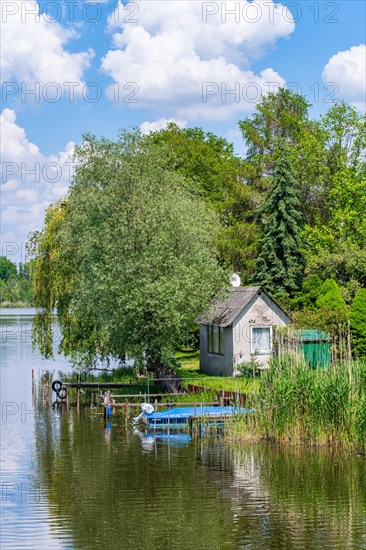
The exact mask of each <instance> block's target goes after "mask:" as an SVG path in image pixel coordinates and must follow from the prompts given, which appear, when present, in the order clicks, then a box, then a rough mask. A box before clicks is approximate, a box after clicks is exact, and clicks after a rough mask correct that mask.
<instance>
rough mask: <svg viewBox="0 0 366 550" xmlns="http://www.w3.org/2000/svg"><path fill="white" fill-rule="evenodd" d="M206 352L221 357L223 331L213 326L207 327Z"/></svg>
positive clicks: (222, 351)
mask: <svg viewBox="0 0 366 550" xmlns="http://www.w3.org/2000/svg"><path fill="white" fill-rule="evenodd" d="M207 351H208V353H216V354H218V355H223V353H224V329H223V328H222V327H218V326H215V325H209V326H208V327H207Z"/></svg>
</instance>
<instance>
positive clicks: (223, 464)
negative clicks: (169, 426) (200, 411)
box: [0, 309, 366, 550]
mask: <svg viewBox="0 0 366 550" xmlns="http://www.w3.org/2000/svg"><path fill="white" fill-rule="evenodd" d="M32 314H33V311H32V310H8V309H6V310H1V319H0V323H1V324H0V328H1V401H2V423H1V428H2V430H1V432H2V434H1V470H2V479H1V481H2V483H1V488H2V496H1V499H2V503H1V505H2V517H1V540H0V547H1V549H2V550H3V549H7V548H11V549H13V548H14V549H17V550H19V549H22V548H32V549H33V548H37V549H43V548H44V549H47V550H49V549H53V548H62V549H64V548H72V549H85V550H90V549H99V548H100V549H103V550H105V549H106V548H120V549H125V548H126V549H127V548H128V549H129V548H131V549H152V548H155V549H160V548H161V549H167V550H170V549H171V550H175V549H176V550H190V549H192V550H193V549H194V550H205V549H207V550H208V549H209V550H213V549H226V548H233V549H253V550H257V549H289V550H290V549H291V550H292V549H317V550H318V549H350V548H354V549H357V550H359V549H366V459H365V458H364V457H360V456H354V455H353V456H350V455H348V454H342V453H330V452H325V451H320V450H308V451H305V450H301V449H296V448H291V449H290V448H281V447H274V446H270V445H265V444H263V445H250V444H245V445H242V446H241V447H240V448H238V447H235V448H233V447H230V446H228V445H226V444H224V442H223V440H222V439H220V438H217V439H205V438H203V439H193V440H189V438H187V440H183V441H181V440H175V439H174V438H171V439H164V438H155V439H154V438H152V437H146V436H145V435H144V434H140V433H134V432H133V430H132V429H131V427H127V428H126V427H125V425H124V422H123V420H122V419H121V417H120V416H118V418H117V417H114V418H113V420H112V422H111V424H110V425H109V426H108V427H107V428H105V427H104V424H103V420H102V418H101V416H99V415H98V414H96V413H94V414H92V413H91V412H90V410H89V409H87V410H81V412H80V413H79V414H78V413H77V411H76V410H75V409H71V410H70V412H69V413H68V414H67V413H66V411H64V410H61V409H57V408H52V403H51V400H52V392H51V395H50V396H49V397H50V399H49V400H48V404H47V395H44V396H42V395H39V394H38V393H37V396H36V395H33V396H32V381H31V372H32V369H35V372H36V376H38V372H41V371H42V369H49V370H56V371H57V370H59V369H60V370H63V371H65V370H66V369H67V368H68V365H67V363H66V362H65V361H64V360H63V359H62V358H60V357H57V358H56V361H43V360H42V359H41V357H40V355H39V354H38V353H34V352H32V345H31V332H30V331H31V320H32Z"/></svg>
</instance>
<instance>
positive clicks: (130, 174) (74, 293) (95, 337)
mask: <svg viewBox="0 0 366 550" xmlns="http://www.w3.org/2000/svg"><path fill="white" fill-rule="evenodd" d="M76 160H77V164H78V169H77V172H76V176H75V181H74V182H73V184H72V186H71V188H70V192H69V195H68V197H67V198H66V199H65V200H64V201H61V202H59V203H57V204H55V205H53V206H51V207H50V208H49V210H48V212H47V214H46V218H45V225H44V228H43V231H42V232H41V233H39V234H35V235H34V236H33V246H34V251H35V259H34V261H33V272H34V286H35V301H36V304H35V305H36V306H37V307H39V308H41V310H40V313H39V314H38V315H37V316H36V318H35V322H34V339H35V342H36V343H37V345H38V347H39V348H40V350H41V351H42V353H43V354H44V355H45V356H50V355H52V344H53V339H54V334H53V332H52V313H53V311H54V309H56V311H57V317H58V321H59V324H60V329H61V335H62V339H61V343H60V351H61V352H62V353H64V354H65V355H67V356H69V357H71V358H72V359H73V360H74V361H75V362H80V364H81V365H85V366H88V367H93V366H94V365H95V363H96V361H97V360H98V359H102V360H103V359H104V360H108V359H109V358H116V359H120V360H123V359H124V357H125V353H126V352H128V353H129V354H131V355H132V356H134V357H136V358H139V357H144V358H145V359H146V361H147V363H148V365H149V366H150V367H151V368H153V369H154V368H155V367H157V366H160V365H162V364H164V362H165V361H166V358H167V356H168V355H169V354H170V353H171V352H172V350H174V348H175V347H176V346H178V345H180V344H182V343H183V342H185V341H186V339H187V337H188V334H189V331H190V330H191V328H192V320H193V319H194V317H195V315H197V313H199V312H200V310H201V309H202V308H204V307H205V306H206V304H207V302H208V301H209V299H210V298H211V297H212V295H213V293H215V292H216V291H217V289H218V288H219V287H220V286H222V282H223V278H224V277H223V271H222V269H221V268H220V267H219V265H218V262H217V257H216V249H215V245H214V243H215V242H216V239H217V231H218V222H217V218H216V215H215V214H214V213H213V212H212V211H211V210H210V209H209V208H208V207H207V206H206V205H205V204H204V203H203V202H202V201H201V199H199V198H197V197H195V196H194V195H193V194H192V191H191V190H190V189H189V187H188V186H187V185H186V183H185V180H184V178H183V177H182V176H181V175H179V174H177V172H176V171H174V170H172V169H171V166H172V164H173V162H172V158H171V156H170V153H169V150H168V149H167V148H165V147H163V146H161V145H159V146H158V145H155V144H152V143H151V141H149V140H147V139H146V138H143V137H141V136H140V135H139V134H128V133H123V134H122V135H121V136H120V137H119V139H118V140H117V141H116V142H112V141H108V140H106V139H102V140H98V139H96V138H95V137H93V136H90V135H87V136H85V138H84V142H83V144H82V145H81V146H80V147H79V148H78V149H77V151H76Z"/></svg>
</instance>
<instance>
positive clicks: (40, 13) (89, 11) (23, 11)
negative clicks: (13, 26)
mask: <svg viewBox="0 0 366 550" xmlns="http://www.w3.org/2000/svg"><path fill="white" fill-rule="evenodd" d="M0 9H1V22H2V23H8V22H9V21H11V20H12V19H15V18H16V19H17V21H20V22H21V23H30V22H33V23H40V22H44V23H60V22H67V23H78V22H80V21H82V22H84V23H88V24H96V23H99V21H103V20H107V18H110V19H111V21H112V22H113V23H114V24H120V25H127V24H134V25H136V24H138V23H139V20H138V17H137V14H138V12H139V4H138V3H136V2H126V3H122V2H112V3H110V2H103V1H101V2H89V1H85V0H83V1H81V2H80V0H61V1H60V0H53V1H52V0H51V1H48V0H38V2H29V1H27V0H23V1H19V0H2V2H1V8H0Z"/></svg>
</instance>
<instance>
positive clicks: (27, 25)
mask: <svg viewBox="0 0 366 550" xmlns="http://www.w3.org/2000/svg"><path fill="white" fill-rule="evenodd" d="M10 8H11V10H10ZM1 12H2V23H3V24H2V48H1V80H2V82H6V83H18V85H19V84H20V85H23V89H24V90H32V89H33V90H34V89H35V87H36V86H37V85H38V86H39V87H40V91H39V92H37V96H38V97H39V101H40V100H41V99H42V97H43V95H44V94H45V93H46V92H44V91H42V88H43V87H44V86H46V85H47V84H49V83H55V84H57V85H58V86H59V87H61V90H63V91H65V90H68V89H69V88H68V86H67V85H66V86H65V83H66V84H67V83H73V84H74V85H76V84H77V85H79V86H75V94H78V93H80V92H81V90H82V88H81V87H80V84H83V75H84V72H85V70H86V69H87V68H88V67H89V66H90V60H91V58H92V57H93V55H94V52H93V51H92V50H89V51H82V52H79V53H69V52H67V51H66V50H65V46H66V44H67V43H68V42H69V41H70V40H71V39H73V38H75V37H76V34H75V32H74V31H72V30H67V29H65V28H64V27H63V26H62V25H60V24H59V23H57V22H51V21H50V20H48V19H47V18H45V17H42V16H40V15H39V6H38V4H37V2H35V0H15V1H13V2H2V9H1ZM9 86H10V84H9ZM10 90H11V87H9V95H10ZM50 93H51V90H50ZM52 93H54V90H52ZM25 97H26V100H27V101H32V97H33V96H31V95H30V94H29V95H27V96H25ZM33 101H34V99H33Z"/></svg>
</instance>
